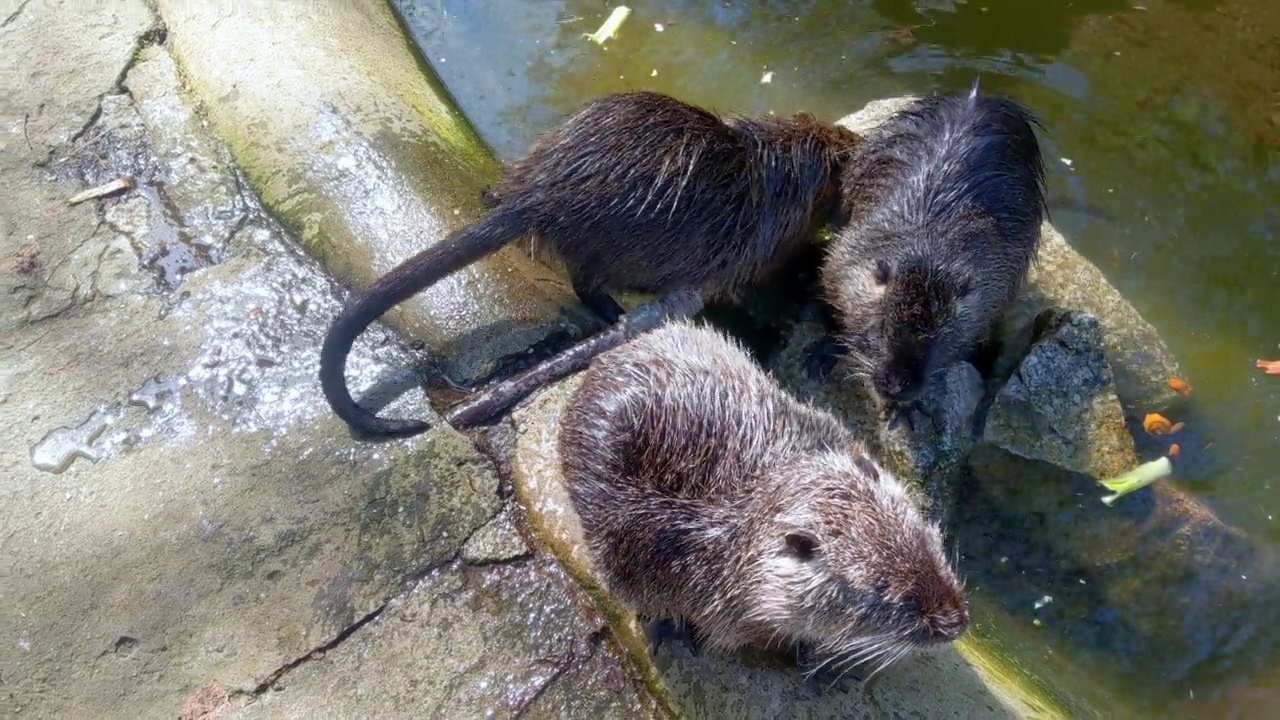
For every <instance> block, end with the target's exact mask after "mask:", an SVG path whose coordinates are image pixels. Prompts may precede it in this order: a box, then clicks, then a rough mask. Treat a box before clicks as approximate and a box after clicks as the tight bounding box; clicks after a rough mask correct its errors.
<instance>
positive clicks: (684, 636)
mask: <svg viewBox="0 0 1280 720" xmlns="http://www.w3.org/2000/svg"><path fill="white" fill-rule="evenodd" d="M644 634H645V637H646V638H648V640H649V653H650V654H653V655H656V654H658V648H660V647H662V643H664V642H666V641H668V640H671V641H679V642H680V643H681V644H683V645H684V646H685V648H687V649H688V650H689V654H690V655H693V656H694V657H697V656H698V654H699V653H701V652H702V644H701V643H700V642H699V641H698V632H697V628H695V627H694V625H693V623H691V622H689V621H688V620H677V619H675V618H661V619H658V620H650V621H649V622H647V623H645V624H644Z"/></svg>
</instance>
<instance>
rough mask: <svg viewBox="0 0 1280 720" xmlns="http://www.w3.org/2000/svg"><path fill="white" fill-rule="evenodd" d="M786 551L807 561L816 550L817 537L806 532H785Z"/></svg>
mask: <svg viewBox="0 0 1280 720" xmlns="http://www.w3.org/2000/svg"><path fill="white" fill-rule="evenodd" d="M785 539H786V542H787V552H789V553H791V554H792V555H794V556H796V557H797V558H799V559H800V560H804V561H807V560H809V559H811V558H812V557H813V554H814V553H815V552H817V551H818V539H817V538H815V537H813V536H812V535H808V534H806V533H799V532H793V533H787V537H786V538H785Z"/></svg>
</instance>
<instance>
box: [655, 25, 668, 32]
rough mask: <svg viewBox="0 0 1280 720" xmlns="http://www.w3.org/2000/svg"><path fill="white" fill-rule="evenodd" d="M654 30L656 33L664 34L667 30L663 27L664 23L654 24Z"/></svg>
mask: <svg viewBox="0 0 1280 720" xmlns="http://www.w3.org/2000/svg"><path fill="white" fill-rule="evenodd" d="M653 30H654V32H662V31H663V30H666V28H665V27H663V26H662V23H654V24H653Z"/></svg>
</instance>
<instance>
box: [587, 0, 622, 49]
mask: <svg viewBox="0 0 1280 720" xmlns="http://www.w3.org/2000/svg"><path fill="white" fill-rule="evenodd" d="M630 14H631V8H629V7H627V6H626V5H619V6H618V7H616V8H614V9H613V12H611V13H609V17H607V18H605V21H604V24H603V25H601V26H600V29H599V30H597V31H595V32H594V33H583V34H582V36H583V37H585V38H587V39H589V40H594V41H595V42H597V43H599V44H601V45H603V44H604V41H605V40H609V39H611V38H612V37H613V36H614V35H617V34H618V28H620V27H622V23H624V22H626V20H627V16H629V15H630Z"/></svg>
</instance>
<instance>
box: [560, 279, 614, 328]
mask: <svg viewBox="0 0 1280 720" xmlns="http://www.w3.org/2000/svg"><path fill="white" fill-rule="evenodd" d="M573 292H574V294H576V295H577V296H578V300H579V301H580V302H581V303H582V304H583V305H585V306H586V308H587V309H588V310H590V311H591V312H592V314H594V315H595V316H596V317H598V318H600V320H601V322H603V323H604V324H605V325H613V324H615V323H617V322H618V318H620V317H622V316H623V315H624V314H625V313H626V310H623V309H622V306H621V305H619V304H618V301H617V300H614V299H613V298H612V297H611V296H610V295H609V293H607V292H604V291H603V290H600V289H599V288H597V287H595V286H594V285H591V284H589V283H587V282H585V281H582V280H574V281H573Z"/></svg>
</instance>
